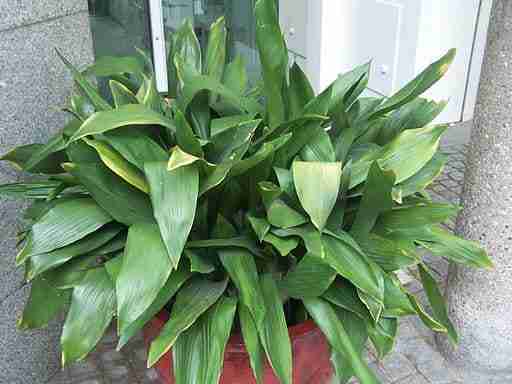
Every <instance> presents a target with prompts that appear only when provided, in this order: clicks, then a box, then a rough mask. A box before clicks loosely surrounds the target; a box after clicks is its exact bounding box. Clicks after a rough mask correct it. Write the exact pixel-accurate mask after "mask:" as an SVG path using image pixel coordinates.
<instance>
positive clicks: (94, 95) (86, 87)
mask: <svg viewBox="0 0 512 384" xmlns="http://www.w3.org/2000/svg"><path fill="white" fill-rule="evenodd" d="M56 52H57V55H58V56H59V57H60V59H61V60H62V62H63V63H64V65H65V66H66V67H67V68H68V70H69V71H70V72H71V74H72V75H73V80H74V81H75V83H76V85H77V86H78V87H79V88H80V90H81V91H82V92H83V94H84V95H85V96H87V98H88V99H89V100H90V102H91V103H92V105H93V106H94V108H95V109H96V110H97V111H109V110H111V109H112V107H111V106H110V104H109V103H107V102H106V101H105V100H104V99H103V98H102V97H101V96H100V94H99V93H98V90H97V89H96V88H95V87H93V86H92V84H91V83H90V82H89V81H88V80H87V79H86V78H85V76H84V75H82V74H81V73H80V72H79V71H78V70H77V69H76V68H75V67H74V66H73V65H72V64H71V63H70V62H69V61H68V60H67V59H66V58H65V57H64V56H63V55H62V54H61V53H60V51H59V50H57V49H56Z"/></svg>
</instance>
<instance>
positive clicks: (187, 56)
mask: <svg viewBox="0 0 512 384" xmlns="http://www.w3.org/2000/svg"><path fill="white" fill-rule="evenodd" d="M173 54H174V57H176V56H178V57H179V58H180V59H181V60H182V61H183V63H184V64H185V65H186V66H187V70H190V71H193V72H194V73H195V74H199V73H201V71H202V64H201V46H200V45H199V40H198V39H197V36H196V34H195V32H194V26H193V25H192V21H191V20H190V19H188V18H187V19H186V20H185V21H184V22H183V24H182V25H181V27H180V28H179V29H178V30H177V31H176V36H175V37H174V46H173Z"/></svg>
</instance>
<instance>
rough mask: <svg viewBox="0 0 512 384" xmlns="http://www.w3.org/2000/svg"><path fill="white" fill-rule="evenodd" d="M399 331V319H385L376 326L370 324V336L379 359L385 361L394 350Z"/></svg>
mask: <svg viewBox="0 0 512 384" xmlns="http://www.w3.org/2000/svg"><path fill="white" fill-rule="evenodd" d="M397 331H398V320H397V319H388V318H386V317H383V318H381V319H380V320H379V322H378V323H377V325H376V326H373V325H372V324H368V335H369V336H370V339H371V341H372V343H373V346H374V347H375V349H376V351H377V357H378V358H379V359H384V358H385V357H386V356H387V355H388V354H389V353H390V352H391V351H392V350H393V346H394V344H395V338H396V334H397Z"/></svg>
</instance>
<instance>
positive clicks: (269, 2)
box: [254, 0, 288, 128]
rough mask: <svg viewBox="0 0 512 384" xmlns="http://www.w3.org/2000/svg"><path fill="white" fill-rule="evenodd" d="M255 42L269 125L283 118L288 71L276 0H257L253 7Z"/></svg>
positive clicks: (286, 54) (275, 124) (273, 124)
mask: <svg viewBox="0 0 512 384" xmlns="http://www.w3.org/2000/svg"><path fill="white" fill-rule="evenodd" d="M254 13H255V17H256V44H257V46H258V51H259V55H260V63H261V68H262V75H263V82H264V84H265V98H266V102H267V112H268V120H269V125H270V127H271V128H272V127H275V126H277V125H279V124H281V123H282V122H283V121H285V119H286V108H285V100H284V95H283V89H284V87H285V86H286V76H287V74H288V50H287V48H286V43H285V41H284V37H283V34H282V33H281V28H280V27H279V17H278V14H277V6H276V2H275V0H258V1H256V4H255V6H254Z"/></svg>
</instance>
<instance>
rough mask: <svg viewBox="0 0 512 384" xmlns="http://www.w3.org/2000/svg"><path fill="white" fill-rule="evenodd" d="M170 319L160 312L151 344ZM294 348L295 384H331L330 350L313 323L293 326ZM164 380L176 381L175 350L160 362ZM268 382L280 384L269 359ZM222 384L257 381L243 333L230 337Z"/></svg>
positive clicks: (148, 335) (147, 335)
mask: <svg viewBox="0 0 512 384" xmlns="http://www.w3.org/2000/svg"><path fill="white" fill-rule="evenodd" d="M167 319H168V314H167V313H164V312H162V313H160V314H159V315H158V316H157V317H155V318H153V320H151V321H150V322H149V323H148V324H147V325H146V327H145V328H144V340H145V341H146V343H147V344H148V345H149V343H150V342H151V340H153V339H154V338H155V337H156V336H158V334H159V333H160V330H161V329H162V327H163V326H164V324H165V322H166V321H167ZM289 333H290V339H291V341H292V350H293V383H294V384H329V383H330V382H331V380H332V376H333V370H332V367H331V362H330V349H329V346H328V344H327V341H326V340H325V337H324V335H323V334H322V332H321V331H320V329H319V328H318V327H317V326H316V325H315V324H314V323H313V322H312V321H306V322H305V323H302V324H299V325H296V326H294V327H291V328H289ZM155 368H156V369H157V371H158V373H159V375H160V379H161V381H162V383H164V384H174V375H173V372H172V353H170V352H169V353H167V354H166V355H164V356H163V357H162V358H161V359H160V361H159V362H158V363H157V364H156V366H155ZM263 382H264V383H265V384H280V383H279V380H278V379H277V378H276V377H275V375H274V373H273V372H272V368H270V365H269V364H268V362H267V363H266V364H265V373H264V381H263ZM220 384H256V381H255V379H254V377H253V374H252V370H251V366H250V363H249V355H248V354H247V351H246V350H245V347H244V344H243V341H242V338H241V336H240V335H233V336H231V338H230V339H229V342H228V345H227V346H226V352H225V354H224V366H223V371H222V375H221V378H220Z"/></svg>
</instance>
